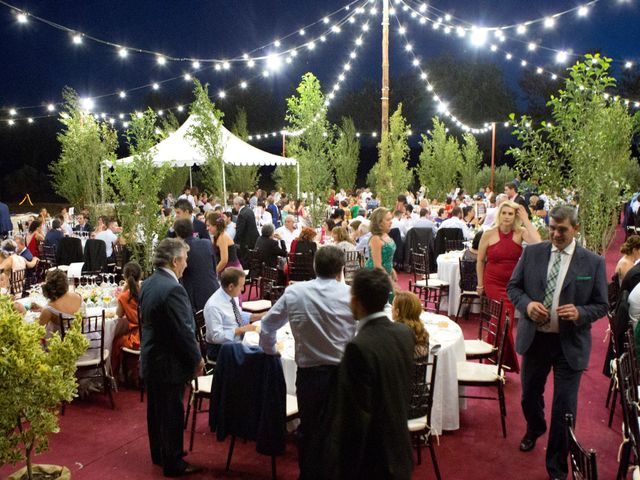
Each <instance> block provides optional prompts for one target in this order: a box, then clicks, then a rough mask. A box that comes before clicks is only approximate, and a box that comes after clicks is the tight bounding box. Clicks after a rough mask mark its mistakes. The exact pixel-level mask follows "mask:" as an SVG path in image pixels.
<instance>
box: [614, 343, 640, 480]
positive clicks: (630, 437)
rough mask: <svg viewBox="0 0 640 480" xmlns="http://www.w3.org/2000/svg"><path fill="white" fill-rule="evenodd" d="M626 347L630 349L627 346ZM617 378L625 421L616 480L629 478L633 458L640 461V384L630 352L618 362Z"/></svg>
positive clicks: (623, 355) (636, 368) (624, 354)
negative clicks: (639, 396) (639, 397)
mask: <svg viewBox="0 0 640 480" xmlns="http://www.w3.org/2000/svg"><path fill="white" fill-rule="evenodd" d="M624 347H628V346H627V345H625V346H624ZM616 362H617V372H616V374H617V376H618V381H619V388H620V403H621V405H622V417H623V420H624V426H623V438H624V439H625V441H624V442H623V444H622V449H621V451H620V456H619V458H620V460H619V461H620V463H619V465H618V473H617V475H616V480H623V479H626V478H627V473H628V470H629V465H630V464H631V458H632V455H633V458H635V461H636V463H637V462H638V461H639V459H640V424H639V423H638V418H640V411H639V408H638V384H637V371H638V367H637V364H635V363H634V362H633V359H632V357H631V355H630V354H629V352H628V351H627V352H625V353H623V354H622V355H620V357H619V358H618V359H617V360H616Z"/></svg>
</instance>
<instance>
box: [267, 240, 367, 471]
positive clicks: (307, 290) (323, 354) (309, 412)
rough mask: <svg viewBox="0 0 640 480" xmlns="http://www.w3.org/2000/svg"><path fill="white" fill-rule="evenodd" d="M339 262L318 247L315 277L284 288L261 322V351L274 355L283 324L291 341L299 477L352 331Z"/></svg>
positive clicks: (336, 252)
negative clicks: (298, 424)
mask: <svg viewBox="0 0 640 480" xmlns="http://www.w3.org/2000/svg"><path fill="white" fill-rule="evenodd" d="M344 264H345V256H344V252H343V251H342V250H340V249H339V248H338V247H335V246H333V245H328V246H325V247H322V248H320V249H319V250H318V251H317V253H316V256H315V259H314V268H315V272H316V275H317V278H316V279H315V280H310V281H308V282H298V283H295V284H293V285H291V286H289V287H288V288H287V289H286V290H285V292H284V295H283V296H282V297H281V298H280V299H279V300H278V301H277V302H276V304H275V305H274V306H273V307H272V308H271V310H270V311H269V312H268V313H267V315H266V316H265V317H264V318H263V319H262V325H261V329H260V346H261V347H262V348H263V350H264V351H265V352H266V353H268V354H271V355H275V354H277V353H278V352H277V350H276V348H275V345H276V332H277V331H278V329H280V328H281V327H282V326H283V325H285V324H286V323H287V322H289V324H290V326H291V333H292V334H293V337H294V339H295V342H296V353H295V359H296V364H297V365H298V371H297V379H296V393H297V397H298V410H299V411H300V427H299V428H298V440H299V442H298V447H299V452H298V461H299V463H300V475H301V478H304V476H305V474H306V473H308V472H306V471H305V465H304V459H305V455H306V454H305V449H307V450H308V447H309V445H311V444H312V443H313V442H314V439H313V435H317V434H318V433H319V432H320V428H319V427H320V425H321V422H322V414H323V413H324V410H325V407H326V402H327V399H328V397H329V392H330V391H331V388H332V386H333V384H334V383H335V375H336V372H337V369H338V364H339V363H340V360H341V359H342V354H343V353H344V349H345V347H346V345H347V344H348V343H349V342H350V341H351V340H352V339H353V337H354V335H355V333H356V321H355V319H354V317H353V314H352V312H351V309H350V308H349V298H350V296H349V291H350V288H349V286H347V285H345V284H344V283H341V282H340V281H339V280H340V278H341V276H342V270H343V268H344Z"/></svg>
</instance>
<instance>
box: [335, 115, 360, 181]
mask: <svg viewBox="0 0 640 480" xmlns="http://www.w3.org/2000/svg"><path fill="white" fill-rule="evenodd" d="M337 133H338V134H337V136H336V143H335V145H334V147H333V149H332V155H333V164H334V165H335V167H336V188H344V189H345V190H347V189H353V188H355V186H356V176H357V174H358V163H359V162H360V141H359V140H358V137H356V127H355V125H354V124H353V120H351V118H347V117H343V118H342V125H341V126H340V127H338V132H337Z"/></svg>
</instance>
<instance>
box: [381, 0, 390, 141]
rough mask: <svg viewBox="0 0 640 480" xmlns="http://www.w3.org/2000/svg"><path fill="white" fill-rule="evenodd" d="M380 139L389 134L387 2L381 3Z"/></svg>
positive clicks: (385, 0) (387, 0) (384, 0)
mask: <svg viewBox="0 0 640 480" xmlns="http://www.w3.org/2000/svg"><path fill="white" fill-rule="evenodd" d="M382 5H383V9H382V123H381V126H382V129H381V132H380V133H382V137H381V138H384V136H385V135H386V134H387V133H389V0H383V1H382Z"/></svg>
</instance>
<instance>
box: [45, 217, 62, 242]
mask: <svg viewBox="0 0 640 480" xmlns="http://www.w3.org/2000/svg"><path fill="white" fill-rule="evenodd" d="M61 238H64V232H63V231H62V225H61V224H60V219H59V218H57V217H56V218H54V219H53V221H52V222H51V230H49V231H48V232H47V234H46V235H45V236H44V244H45V245H49V246H51V247H53V248H56V249H57V248H58V243H60V239H61Z"/></svg>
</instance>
